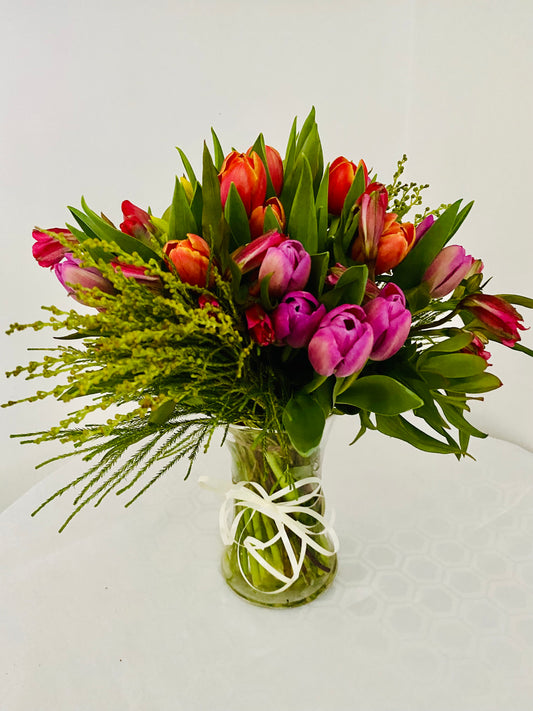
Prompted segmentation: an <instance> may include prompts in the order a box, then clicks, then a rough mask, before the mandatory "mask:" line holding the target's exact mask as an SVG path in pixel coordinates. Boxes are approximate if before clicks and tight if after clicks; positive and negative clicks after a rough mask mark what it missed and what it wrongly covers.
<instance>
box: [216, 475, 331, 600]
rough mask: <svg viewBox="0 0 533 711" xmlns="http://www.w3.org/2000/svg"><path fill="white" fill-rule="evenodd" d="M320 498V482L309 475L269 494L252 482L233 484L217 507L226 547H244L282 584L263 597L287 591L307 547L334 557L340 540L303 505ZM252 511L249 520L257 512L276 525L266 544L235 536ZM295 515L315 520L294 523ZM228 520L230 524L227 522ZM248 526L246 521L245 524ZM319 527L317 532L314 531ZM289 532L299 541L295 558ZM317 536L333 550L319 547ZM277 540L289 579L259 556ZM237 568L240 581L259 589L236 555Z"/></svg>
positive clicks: (221, 533)
mask: <svg viewBox="0 0 533 711" xmlns="http://www.w3.org/2000/svg"><path fill="white" fill-rule="evenodd" d="M307 486H311V487H312V489H311V490H310V491H307V492H306V493H302V494H301V495H299V496H298V497H297V498H295V499H291V500H289V501H287V500H283V497H284V496H286V495H287V494H289V493H290V492H294V491H295V490H299V489H302V488H304V487H307ZM321 496H322V483H321V481H320V479H319V478H318V477H315V476H311V477H306V478H305V479H300V480H299V481H297V482H295V483H294V485H291V486H286V487H284V488H283V489H279V490H278V491H275V492H274V493H273V494H269V493H268V492H267V491H266V490H265V489H264V488H263V487H262V486H261V485H260V484H258V483H257V482H254V481H242V482H239V483H237V484H234V485H233V486H232V487H231V488H230V489H229V491H227V492H226V498H225V501H224V503H223V504H222V506H221V508H220V516H219V523H220V535H221V536H222V541H223V542H224V544H225V545H233V544H234V543H236V544H237V545H238V546H244V548H245V549H246V550H247V552H248V553H249V555H251V556H252V557H253V558H254V559H255V560H256V561H257V563H259V565H260V566H261V567H262V568H263V569H264V570H266V571H267V572H268V573H270V575H272V576H273V577H274V578H276V579H277V580H279V581H280V582H282V583H284V584H283V586H282V587H280V588H277V589H276V590H272V591H262V592H264V593H265V594H272V595H274V594H277V593H280V592H283V591H284V590H287V588H289V587H290V586H291V585H292V584H293V583H295V582H296V580H297V579H298V577H299V575H300V573H301V571H302V566H303V564H304V559H305V555H306V551H307V547H309V548H312V549H313V550H314V551H316V552H317V553H320V554H321V555H324V556H333V555H335V553H336V552H337V551H338V548H339V541H338V538H337V535H336V534H335V532H334V531H333V529H332V528H331V527H330V526H329V525H328V523H327V522H326V519H325V518H324V516H322V515H321V514H319V513H318V512H317V511H315V510H314V509H312V508H311V507H309V506H304V505H303V504H306V503H308V502H309V501H311V500H312V499H313V498H318V497H321ZM238 508H240V509H241V510H240V511H238V512H237V513H236V514H235V516H234V518H233V520H232V521H231V519H232V517H233V513H234V509H238ZM249 511H251V512H252V517H253V516H255V514H256V513H259V514H261V515H263V516H268V517H269V518H270V519H272V521H273V522H274V524H275V526H276V529H277V531H276V533H275V534H274V536H272V537H271V538H270V539H269V540H268V541H260V540H259V539H258V538H255V537H254V536H250V535H246V534H245V528H243V530H242V532H241V534H240V535H239V537H237V529H238V527H239V523H240V521H241V519H242V517H243V516H244V515H245V514H246V512H249ZM294 514H306V515H307V516H310V517H312V518H313V519H314V520H315V523H312V524H305V523H301V522H300V521H297V520H296V519H295V518H294ZM230 521H231V523H230ZM248 524H249V522H248ZM317 524H318V530H316V528H317ZM288 531H291V532H292V533H293V534H294V535H295V536H296V537H297V538H298V539H299V540H300V541H301V547H300V551H299V554H298V557H296V554H295V551H294V549H293V546H292V545H291V542H290V540H289V536H288ZM317 536H328V537H329V539H330V540H331V543H332V548H331V549H330V550H328V549H327V548H324V547H323V546H321V545H320V544H319V543H317V541H316V540H315V538H316V537H317ZM279 540H281V542H282V543H283V547H284V549H285V552H286V554H287V558H288V559H289V562H290V565H291V570H292V575H291V576H290V577H288V576H287V575H284V573H283V572H282V571H280V570H277V569H276V568H275V567H274V566H272V565H271V564H270V563H269V562H268V561H267V560H265V558H264V557H263V556H262V555H261V554H260V551H264V550H266V549H268V548H270V547H271V546H273V545H275V544H276V543H277V542H278V541H279ZM237 560H238V561H239V568H240V571H241V574H242V576H243V578H244V579H245V580H246V582H247V583H248V584H249V585H250V586H251V587H252V588H254V589H255V590H257V589H258V588H257V587H256V586H255V585H253V583H252V582H251V581H250V580H249V579H248V577H247V576H246V573H245V572H244V570H243V569H242V566H241V562H240V556H237Z"/></svg>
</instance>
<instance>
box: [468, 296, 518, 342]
mask: <svg viewBox="0 0 533 711" xmlns="http://www.w3.org/2000/svg"><path fill="white" fill-rule="evenodd" d="M458 308H460V309H461V308H462V309H465V310H466V311H469V312H470V313H471V314H472V315H473V316H475V318H476V319H477V320H478V322H479V327H478V324H477V323H473V324H470V323H469V326H470V325H475V326H476V330H481V329H483V332H484V333H486V335H487V336H488V337H489V338H492V339H493V340H495V341H499V342H500V343H502V344H503V345H504V346H508V347H509V348H512V347H513V346H514V344H515V343H516V342H517V341H519V340H520V334H519V333H518V331H519V330H520V331H525V330H526V328H525V326H522V324H521V323H519V322H520V321H523V320H524V319H523V318H522V316H521V315H520V314H519V313H518V311H517V310H516V309H515V308H514V307H513V306H511V304H510V303H509V302H508V301H505V299H502V298H501V297H500V296H490V295H489V294H481V293H479V294H470V295H469V296H466V297H465V298H464V299H463V300H462V301H461V302H460V303H459V307H458Z"/></svg>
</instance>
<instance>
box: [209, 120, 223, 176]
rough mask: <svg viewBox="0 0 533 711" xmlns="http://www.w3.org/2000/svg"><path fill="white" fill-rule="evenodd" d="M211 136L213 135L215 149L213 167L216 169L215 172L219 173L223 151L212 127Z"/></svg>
mask: <svg viewBox="0 0 533 711" xmlns="http://www.w3.org/2000/svg"><path fill="white" fill-rule="evenodd" d="M211 136H212V137H213V148H214V151H215V168H216V169H217V172H219V173H220V169H221V168H222V163H223V162H224V151H223V150H222V146H221V145H220V141H219V140H218V136H217V134H216V133H215V129H214V128H211Z"/></svg>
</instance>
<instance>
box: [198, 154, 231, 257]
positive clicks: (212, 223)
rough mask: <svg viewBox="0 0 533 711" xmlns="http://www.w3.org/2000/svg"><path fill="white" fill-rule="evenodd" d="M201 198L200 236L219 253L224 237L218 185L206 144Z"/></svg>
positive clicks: (215, 171) (216, 174)
mask: <svg viewBox="0 0 533 711" xmlns="http://www.w3.org/2000/svg"><path fill="white" fill-rule="evenodd" d="M202 198H203V209H202V235H203V236H204V238H205V239H207V240H208V241H209V238H211V239H212V241H213V245H212V246H213V247H214V248H215V251H216V252H217V253H219V252H220V249H221V247H222V243H223V241H224V237H225V230H224V226H223V215H222V202H221V200H220V183H219V180H218V173H217V170H216V168H215V165H214V163H213V159H212V158H211V154H210V153H209V149H208V147H207V144H206V143H204V155H203V172H202Z"/></svg>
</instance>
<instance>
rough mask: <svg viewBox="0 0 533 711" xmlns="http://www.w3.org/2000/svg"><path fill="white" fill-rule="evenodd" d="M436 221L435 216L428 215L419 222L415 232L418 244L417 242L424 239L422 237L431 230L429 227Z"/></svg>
mask: <svg viewBox="0 0 533 711" xmlns="http://www.w3.org/2000/svg"><path fill="white" fill-rule="evenodd" d="M434 222H435V217H434V216H433V215H428V216H427V217H424V219H423V220H422V221H421V222H419V223H418V225H417V226H416V232H415V244H417V242H418V241H419V240H421V239H422V237H423V236H424V235H425V234H426V232H427V231H428V230H429V228H430V227H431V226H432V224H433V223H434Z"/></svg>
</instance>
